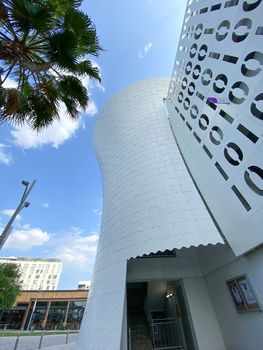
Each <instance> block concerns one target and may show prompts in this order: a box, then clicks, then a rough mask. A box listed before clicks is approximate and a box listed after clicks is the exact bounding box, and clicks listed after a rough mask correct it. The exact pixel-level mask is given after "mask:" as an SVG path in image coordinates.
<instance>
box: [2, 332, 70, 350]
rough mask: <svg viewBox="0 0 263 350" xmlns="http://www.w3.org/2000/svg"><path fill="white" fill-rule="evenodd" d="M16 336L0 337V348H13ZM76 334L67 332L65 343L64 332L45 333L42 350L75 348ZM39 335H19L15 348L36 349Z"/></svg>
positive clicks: (18, 349)
mask: <svg viewBox="0 0 263 350" xmlns="http://www.w3.org/2000/svg"><path fill="white" fill-rule="evenodd" d="M16 339H17V337H0V350H14V347H15V343H16ZM76 340H77V334H69V337H68V344H66V334H63V335H45V336H44V337H43V340H42V344H41V349H43V350H75V349H74V347H75V343H76ZM39 342H40V336H28V337H20V338H19V341H18V346H17V349H16V350H38V349H39Z"/></svg>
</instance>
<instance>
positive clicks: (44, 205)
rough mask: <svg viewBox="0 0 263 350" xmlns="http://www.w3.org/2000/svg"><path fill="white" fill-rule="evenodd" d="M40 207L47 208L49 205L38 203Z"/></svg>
mask: <svg viewBox="0 0 263 350" xmlns="http://www.w3.org/2000/svg"><path fill="white" fill-rule="evenodd" d="M40 205H41V207H43V208H46V209H47V208H49V203H48V202H45V203H40Z"/></svg>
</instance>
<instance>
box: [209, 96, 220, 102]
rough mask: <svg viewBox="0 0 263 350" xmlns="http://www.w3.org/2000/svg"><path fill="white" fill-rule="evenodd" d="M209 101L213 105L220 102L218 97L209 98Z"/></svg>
mask: <svg viewBox="0 0 263 350" xmlns="http://www.w3.org/2000/svg"><path fill="white" fill-rule="evenodd" d="M208 101H210V102H212V103H217V102H218V100H217V98H216V97H208Z"/></svg>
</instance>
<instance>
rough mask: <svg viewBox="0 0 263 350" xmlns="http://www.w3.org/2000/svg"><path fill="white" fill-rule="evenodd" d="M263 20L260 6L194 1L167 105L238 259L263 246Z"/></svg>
mask: <svg viewBox="0 0 263 350" xmlns="http://www.w3.org/2000/svg"><path fill="white" fill-rule="evenodd" d="M262 16H263V1H262V0H254V1H253V0H250V1H246V0H224V1H211V0H203V1H189V2H188V6H187V10H186V15H185V20H184V25H183V29H182V34H181V40H180V42H179V48H178V52H177V56H176V59H175V66H174V71H173V76H172V80H171V83H170V88H169V94H168V99H167V109H168V112H169V115H170V118H171V123H172V126H173V129H174V133H175V135H176V139H177V142H178V144H179V147H180V150H181V152H182V154H183V157H184V159H185V161H186V163H187V165H188V167H189V169H190V172H191V174H192V176H193V178H194V180H195V182H196V183H197V186H198V188H199V190H200V192H201V193H202V195H203V197H204V199H205V201H206V203H207V205H208V206H209V208H210V210H211V212H212V214H213V216H214V217H215V219H216V221H217V223H218V225H219V226H220V228H221V230H222V232H223V234H224V236H225V237H226V239H227V240H228V242H229V244H230V245H231V247H232V249H233V250H234V252H235V253H236V254H237V255H239V254H242V253H244V252H246V251H248V250H250V249H252V248H254V247H255V246H257V245H260V244H261V243H262V242H263V234H262V224H263V156H262V155H263V137H262V134H263V89H262V80H263V70H262V66H263V25H262ZM211 97H213V98H217V99H218V100H221V101H224V102H226V103H223V104H222V103H211V102H209V98H211Z"/></svg>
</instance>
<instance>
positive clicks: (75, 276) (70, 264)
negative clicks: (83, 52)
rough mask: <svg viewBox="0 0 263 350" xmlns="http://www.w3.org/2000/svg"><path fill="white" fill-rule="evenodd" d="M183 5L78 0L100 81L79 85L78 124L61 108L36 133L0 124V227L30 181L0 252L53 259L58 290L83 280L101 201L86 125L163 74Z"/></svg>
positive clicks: (180, 0) (182, 1) (175, 0)
mask: <svg viewBox="0 0 263 350" xmlns="http://www.w3.org/2000/svg"><path fill="white" fill-rule="evenodd" d="M185 5H186V0H162V1H160V0H132V1H127V0H124V1H123V0H110V1H109V0H99V1H98V0H89V1H85V0H84V2H83V4H82V9H83V10H84V11H85V12H87V13H88V15H89V16H90V17H91V19H92V20H93V22H94V23H95V25H96V28H97V32H98V35H99V39H100V43H101V45H102V46H103V48H104V49H105V51H104V52H102V53H101V55H100V57H98V58H95V59H94V58H92V59H93V61H94V63H95V64H97V65H98V66H99V67H100V69H101V74H102V85H98V84H95V83H93V82H89V81H87V80H86V81H85V82H84V83H85V84H86V85H87V86H89V91H90V106H89V108H88V110H87V111H86V113H85V114H83V115H82V116H81V117H80V119H79V122H78V123H74V122H72V121H71V120H69V119H68V118H67V117H65V116H64V114H63V110H61V123H60V124H59V123H56V124H55V125H53V126H52V127H51V128H49V129H47V130H45V131H44V132H43V133H40V134H38V135H37V134H34V133H33V132H32V131H31V130H30V129H29V128H28V127H22V128H18V127H14V126H11V125H7V124H6V125H4V124H3V125H1V126H0V229H1V228H2V229H3V227H4V225H5V224H6V223H7V221H8V219H9V216H10V214H11V210H12V209H14V208H15V207H16V206H17V204H18V201H19V200H20V197H21V194H22V192H23V189H24V188H23V186H22V185H21V180H22V179H27V180H29V181H32V180H33V179H36V180H37V183H36V186H35V188H34V189H33V191H32V193H31V194H30V198H29V200H30V202H31V205H30V207H29V208H25V209H23V211H22V212H21V217H18V218H17V220H16V222H15V224H14V230H13V233H12V235H11V236H10V238H9V239H8V241H7V242H6V245H5V247H4V248H3V249H2V251H1V254H0V255H1V256H10V255H12V256H31V257H48V258H55V257H59V258H61V259H62V261H63V269H62V274H61V278H60V283H59V288H61V289H73V288H76V287H77V282H78V281H79V280H86V279H90V278H91V274H92V267H93V263H94V258H95V254H96V246H97V241H98V236H99V228H100V220H101V206H102V188H101V179H100V173H99V169H98V165H97V162H96V159H95V155H94V151H93V147H92V129H93V126H94V122H95V120H96V118H97V116H98V114H99V111H100V110H101V108H102V107H103V106H104V105H105V103H106V102H107V101H109V99H110V98H111V96H112V95H113V94H115V93H116V92H118V91H119V90H120V89H122V88H124V87H126V86H127V85H128V84H131V83H133V82H135V81H138V80H142V79H147V78H151V77H161V76H166V77H169V76H170V75H171V72H172V68H173V64H174V59H175V54H176V50H177V45H178V40H179V35H180V31H181V25H182V21H183V15H184V11H185ZM9 83H10V84H11V83H12V82H9ZM124 117H125V116H124Z"/></svg>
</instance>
